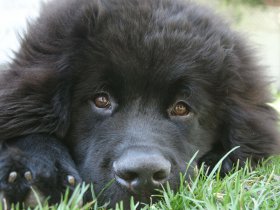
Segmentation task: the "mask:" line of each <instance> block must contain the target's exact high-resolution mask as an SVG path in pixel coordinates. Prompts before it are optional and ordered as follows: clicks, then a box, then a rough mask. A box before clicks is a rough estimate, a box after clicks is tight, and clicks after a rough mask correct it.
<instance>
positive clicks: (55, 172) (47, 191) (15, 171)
mask: <svg viewBox="0 0 280 210" xmlns="http://www.w3.org/2000/svg"><path fill="white" fill-rule="evenodd" d="M56 152H57V151H56ZM0 169H1V170H0V198H1V200H2V202H0V203H2V206H4V207H5V206H6V207H7V208H9V207H8V206H9V205H10V204H11V203H18V202H19V203H24V204H25V205H26V206H35V205H36V204H37V203H38V202H39V201H40V202H42V201H44V200H45V199H46V198H47V197H48V198H49V200H48V201H49V202H50V203H54V202H58V201H59V200H60V198H61V195H62V194H63V193H64V192H65V190H66V188H67V187H69V188H70V190H73V189H74V188H75V186H76V184H77V183H79V182H81V178H80V176H79V174H78V172H77V170H76V169H75V168H74V166H73V164H69V162H68V161H67V160H66V159H65V156H63V154H61V156H58V155H57V154H56V153H52V151H49V153H41V154H40V153H38V152H35V153H34V152H33V153H28V152H24V151H21V150H19V149H14V148H7V149H5V150H4V151H0ZM34 193H36V195H35V194H34ZM38 199H39V200H38Z"/></svg>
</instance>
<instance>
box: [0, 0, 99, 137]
mask: <svg viewBox="0 0 280 210" xmlns="http://www.w3.org/2000/svg"><path fill="white" fill-rule="evenodd" d="M98 2H99V1H92V2H91V5H90V7H86V8H83V4H81V3H80V2H79V1H74V0H67V2H66V3H65V2H64V0H61V1H59V2H52V3H49V4H47V5H45V7H43V10H42V13H41V14H40V17H39V18H38V19H37V20H36V21H35V22H34V23H32V24H31V25H29V27H28V30H27V33H26V34H25V35H24V36H23V38H22V39H21V48H20V50H19V52H18V53H16V54H15V59H14V60H13V62H12V63H11V65H10V66H9V70H7V71H2V72H0V139H2V140H5V139H8V138H12V137H16V136H21V135H27V134H32V133H47V134H54V135H56V136H58V137H60V138H62V137H63V136H64V135H65V134H66V132H67V129H68V127H69V122H70V120H69V118H70V107H71V87H72V83H73V82H72V78H73V75H74V74H75V73H74V67H73V66H74V62H73V61H74V60H75V59H76V56H77V55H76V54H77V53H79V49H82V46H83V45H85V44H86V39H87V35H88V33H92V30H93V28H94V25H95V19H96V16H97V14H98V8H99V3H98ZM85 10H86V11H85ZM75 53H76V54H75Z"/></svg>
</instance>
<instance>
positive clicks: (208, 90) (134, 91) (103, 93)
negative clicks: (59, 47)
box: [68, 8, 224, 203]
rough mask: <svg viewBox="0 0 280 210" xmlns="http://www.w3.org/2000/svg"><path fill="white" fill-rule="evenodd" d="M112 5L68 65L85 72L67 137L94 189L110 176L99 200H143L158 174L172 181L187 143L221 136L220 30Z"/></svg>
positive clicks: (205, 146) (196, 146)
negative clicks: (129, 12) (127, 11)
mask: <svg viewBox="0 0 280 210" xmlns="http://www.w3.org/2000/svg"><path fill="white" fill-rule="evenodd" d="M137 9H139V8H137ZM140 9H142V10H143V11H142V12H146V13H147V12H150V13H151V14H153V12H157V11H150V9H149V10H148V11H146V10H147V8H140ZM134 12H137V11H134ZM138 12H139V11H138ZM115 13H117V14H115ZM115 13H114V12H113V13H111V14H110V15H111V17H110V18H108V17H104V19H105V18H106V27H101V26H99V25H98V24H99V22H100V24H101V25H102V18H100V19H101V20H99V22H97V23H96V24H97V25H96V28H98V29H96V30H95V31H94V37H91V39H90V40H87V41H88V43H87V44H85V46H84V48H83V49H82V50H81V52H80V55H79V56H78V58H77V60H78V61H77V63H76V64H73V66H74V68H77V69H78V68H79V69H82V70H83V73H82V74H77V75H76V77H75V78H79V79H77V81H76V85H75V87H74V96H73V100H74V102H73V108H72V109H73V110H74V111H73V112H72V126H71V128H70V133H69V134H68V139H69V141H70V147H71V148H72V152H73V156H74V159H75V160H76V163H77V165H78V166H79V170H80V171H81V173H82V177H83V178H84V179H85V180H86V181H87V182H93V184H94V188H95V190H96V191H97V192H100V191H101V190H102V189H103V188H104V187H105V186H106V184H108V183H109V182H110V181H111V180H113V179H114V180H115V182H114V183H113V184H112V186H110V187H109V188H108V190H106V191H105V192H104V193H103V196H104V197H105V199H106V200H111V203H114V202H116V201H119V200H124V201H125V202H129V199H130V196H131V195H134V196H135V199H136V200H140V201H146V202H149V196H150V195H151V194H153V193H155V192H154V190H155V189H156V188H160V187H161V185H162V184H164V183H166V181H169V182H170V184H171V186H172V187H173V188H176V186H177V185H178V184H179V172H183V173H184V172H185V170H186V165H187V162H188V161H190V159H191V158H192V156H193V155H194V154H195V152H197V151H199V153H198V156H197V157H200V156H202V155H203V154H205V153H206V152H207V151H209V150H210V149H211V146H212V144H213V143H214V141H215V139H216V138H217V135H219V133H218V134H217V132H216V130H217V128H218V127H219V125H218V123H217V121H218V118H219V117H221V112H220V105H221V103H222V100H218V99H220V97H221V92H219V89H218V88H217V87H216V82H217V81H218V78H216V73H215V71H218V70H219V69H217V68H220V66H219V65H221V61H222V57H223V56H224V55H223V54H222V53H223V51H222V50H221V49H220V48H219V45H217V42H216V41H217V40H215V39H220V37H219V36H221V34H219V33H220V32H217V33H218V34H217V36H216V37H210V38H209V37H207V35H206V34H204V32H203V31H202V32H199V33H197V31H198V26H195V25H192V26H189V31H186V29H185V27H186V24H190V23H189V22H186V21H187V20H185V17H184V16H183V14H182V16H181V17H180V16H178V17H179V19H178V20H176V21H175V20H173V17H171V18H170V19H168V17H166V14H164V12H163V11H162V14H161V15H162V17H161V18H163V17H165V18H167V19H166V20H164V21H163V20H160V18H155V20H153V19H152V21H151V20H146V18H145V16H137V15H135V14H134V15H131V16H129V17H123V16H125V14H123V16H122V15H120V14H119V13H118V12H115ZM132 14H133V13H132ZM114 15H118V17H114ZM156 20H158V21H160V23H156ZM104 21H105V20H104ZM153 21H154V22H153ZM157 24H158V25H161V27H163V28H164V29H162V28H160V27H159V26H158V25H157ZM210 43H211V44H210ZM206 49H207V51H206ZM214 53H215V55H213V54H214ZM219 53H220V54H219ZM214 57H215V60H213V58H214ZM75 65H76V66H75ZM219 94H220V95H219ZM194 164H195V162H194Z"/></svg>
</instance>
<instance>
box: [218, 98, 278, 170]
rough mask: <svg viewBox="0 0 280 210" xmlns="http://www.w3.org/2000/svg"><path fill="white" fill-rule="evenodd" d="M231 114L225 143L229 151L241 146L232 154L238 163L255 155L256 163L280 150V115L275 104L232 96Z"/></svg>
mask: <svg viewBox="0 0 280 210" xmlns="http://www.w3.org/2000/svg"><path fill="white" fill-rule="evenodd" d="M228 115H229V117H228V121H227V122H225V130H226V131H227V132H226V133H225V134H226V135H225V136H223V139H222V143H223V145H224V147H225V148H226V150H229V149H231V148H233V147H236V146H240V148H238V149H237V150H235V151H234V152H233V153H232V154H231V155H230V157H231V159H232V160H233V161H234V162H235V161H237V159H239V160H241V162H244V161H245V160H246V158H251V161H252V164H255V163H257V162H258V161H259V160H260V159H262V158H266V157H268V156H270V155H273V154H279V153H280V144H279V135H278V131H277V121H278V115H277V112H276V111H275V110H274V109H273V108H272V107H270V106H269V105H267V104H252V103H250V102H249V101H244V100H242V99H241V98H232V101H231V105H229V107H228Z"/></svg>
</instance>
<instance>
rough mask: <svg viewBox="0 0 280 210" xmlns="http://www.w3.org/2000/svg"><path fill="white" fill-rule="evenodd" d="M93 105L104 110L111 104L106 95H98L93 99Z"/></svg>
mask: <svg viewBox="0 0 280 210" xmlns="http://www.w3.org/2000/svg"><path fill="white" fill-rule="evenodd" d="M94 104H95V106H96V107H98V108H102V109H104V108H109V107H110V105H111V102H110V100H109V96H108V95H107V94H100V95H98V96H96V97H95V98H94Z"/></svg>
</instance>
